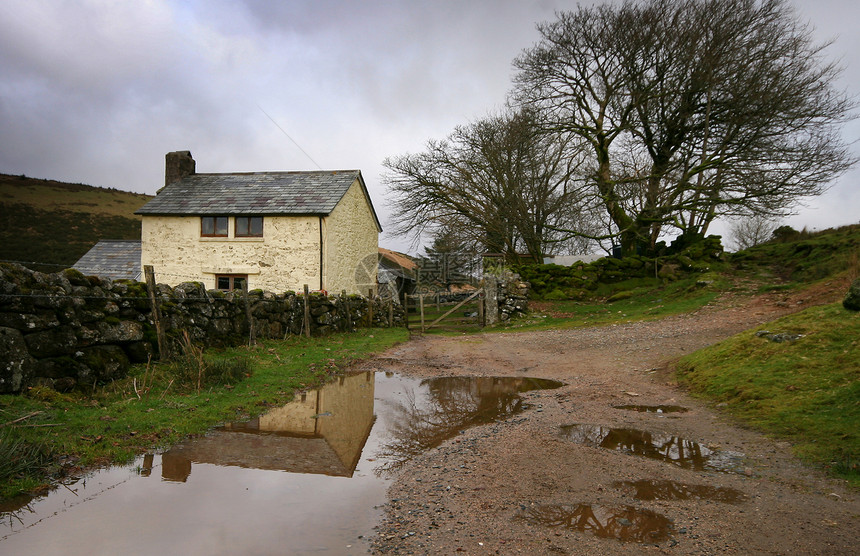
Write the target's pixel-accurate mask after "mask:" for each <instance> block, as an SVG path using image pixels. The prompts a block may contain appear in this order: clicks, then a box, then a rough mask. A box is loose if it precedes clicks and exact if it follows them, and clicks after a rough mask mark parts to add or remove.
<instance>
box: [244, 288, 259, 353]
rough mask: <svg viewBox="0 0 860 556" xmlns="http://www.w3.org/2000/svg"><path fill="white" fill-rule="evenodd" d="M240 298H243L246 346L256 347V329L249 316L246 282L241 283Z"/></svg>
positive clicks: (249, 308)
mask: <svg viewBox="0 0 860 556" xmlns="http://www.w3.org/2000/svg"><path fill="white" fill-rule="evenodd" d="M242 297H244V298H245V318H246V319H247V320H248V346H255V345H257V329H256V327H255V326H254V317H253V316H252V315H251V296H250V295H248V280H244V281H243V282H242Z"/></svg>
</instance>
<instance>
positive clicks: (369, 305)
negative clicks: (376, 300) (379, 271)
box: [367, 288, 373, 328]
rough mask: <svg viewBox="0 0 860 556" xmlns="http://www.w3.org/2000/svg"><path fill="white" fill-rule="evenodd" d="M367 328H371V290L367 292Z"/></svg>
mask: <svg viewBox="0 0 860 556" xmlns="http://www.w3.org/2000/svg"><path fill="white" fill-rule="evenodd" d="M367 316H368V321H367V323H368V324H367V327H368V328H373V288H370V289H368V290H367Z"/></svg>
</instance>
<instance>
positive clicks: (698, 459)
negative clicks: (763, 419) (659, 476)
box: [561, 424, 744, 473]
mask: <svg viewBox="0 0 860 556" xmlns="http://www.w3.org/2000/svg"><path fill="white" fill-rule="evenodd" d="M561 436H562V437H563V438H565V439H567V440H571V441H573V442H576V443H577V444H583V445H586V446H594V447H599V448H605V449H607V450H615V451H617V452H622V453H625V454H629V455H634V456H640V457H645V458H649V459H654V460H659V461H662V462H664V463H668V464H672V465H677V466H678V467H682V468H684V469H692V470H695V471H718V472H722V473H742V472H743V458H744V455H743V454H741V453H738V452H730V451H722V450H712V449H709V448H707V447H706V446H703V445H701V444H699V443H698V442H695V441H692V440H687V439H684V438H681V437H678V436H672V435H668V434H661V433H655V432H649V431H643V430H638V429H628V428H610V427H604V426H600V425H582V424H577V425H563V426H562V427H561Z"/></svg>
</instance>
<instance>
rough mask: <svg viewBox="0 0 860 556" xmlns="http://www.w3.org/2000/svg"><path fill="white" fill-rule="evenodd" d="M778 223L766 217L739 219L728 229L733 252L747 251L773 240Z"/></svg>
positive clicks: (757, 216)
mask: <svg viewBox="0 0 860 556" xmlns="http://www.w3.org/2000/svg"><path fill="white" fill-rule="evenodd" d="M777 226H778V222H777V221H775V220H773V219H771V218H767V217H766V216H761V215H756V216H749V217H746V218H739V219H737V220H735V222H734V223H733V224H732V225H731V227H730V228H729V237H730V238H731V241H732V247H734V249H735V251H742V250H744V249H749V248H750V247H753V246H755V245H758V244H760V243H764V242H766V241H767V240H769V239H772V238H773V232H774V230H776V228H777Z"/></svg>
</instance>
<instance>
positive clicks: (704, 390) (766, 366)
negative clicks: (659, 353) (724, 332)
mask: <svg viewBox="0 0 860 556" xmlns="http://www.w3.org/2000/svg"><path fill="white" fill-rule="evenodd" d="M756 332H758V333H759V335H756ZM765 332H767V333H765ZM774 335H790V336H789V337H792V336H793V335H800V337H798V338H797V339H795V340H793V341H791V340H790V341H783V342H775V341H773V340H772V339H769V336H771V337H773V336H774ZM785 337H786V336H778V339H785ZM858 361H860V314H858V313H854V312H851V311H847V310H845V309H844V308H842V306H841V304H839V303H834V304H831V305H823V306H818V307H813V308H810V309H807V310H805V311H802V312H800V313H796V314H793V315H790V316H787V317H783V318H781V319H778V320H776V321H773V322H770V323H768V324H767V325H765V326H763V327H759V328H758V329H754V330H750V331H747V332H744V333H742V334H739V335H737V336H735V337H733V338H730V339H728V340H726V341H724V342H721V343H719V344H716V345H714V346H711V347H709V348H705V349H703V350H700V351H697V352H696V353H693V354H691V355H689V356H687V357H685V358H683V359H681V360H680V362H679V364H678V367H677V369H678V379H679V381H680V382H681V383H682V384H685V385H687V386H688V387H689V388H690V390H691V391H692V392H693V394H694V395H697V396H699V397H703V398H706V399H709V400H711V401H713V402H715V403H719V404H724V407H725V409H726V410H728V411H729V412H730V413H731V414H732V415H734V416H735V417H737V418H739V419H740V420H742V421H743V422H745V423H747V424H749V425H752V426H754V427H756V428H758V429H760V430H763V431H765V432H766V433H769V434H772V435H774V436H776V437H778V438H782V439H785V440H788V441H789V442H791V443H792V445H793V449H794V452H795V454H796V455H797V456H799V457H800V458H801V459H803V460H804V461H806V462H807V463H811V464H814V465H819V466H822V467H825V468H826V469H828V470H829V471H830V472H831V473H833V474H834V475H836V476H838V477H842V478H844V479H847V480H848V481H849V482H850V483H851V484H852V485H853V486H854V487H860V364H858Z"/></svg>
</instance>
